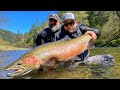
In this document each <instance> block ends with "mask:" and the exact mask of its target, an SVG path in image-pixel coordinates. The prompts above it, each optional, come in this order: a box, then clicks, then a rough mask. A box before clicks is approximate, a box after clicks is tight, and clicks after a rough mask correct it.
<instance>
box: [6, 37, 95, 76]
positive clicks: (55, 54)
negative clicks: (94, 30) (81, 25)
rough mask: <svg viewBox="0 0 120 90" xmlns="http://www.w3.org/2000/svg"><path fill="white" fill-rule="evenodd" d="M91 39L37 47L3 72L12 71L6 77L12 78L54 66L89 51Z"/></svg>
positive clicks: (51, 43)
mask: <svg viewBox="0 0 120 90" xmlns="http://www.w3.org/2000/svg"><path fill="white" fill-rule="evenodd" d="M91 38H92V37H91V36H90V35H82V36H80V37H77V38H74V39H71V40H67V41H62V40H59V41H56V42H50V43H46V44H43V45H40V46H37V47H35V48H34V49H33V50H31V51H29V52H28V53H26V54H24V55H23V56H22V57H20V58H18V60H16V61H15V62H13V63H12V64H10V65H8V66H7V67H6V68H5V70H13V71H14V72H13V73H10V74H8V76H10V77H14V76H19V75H25V74H27V73H28V72H30V71H32V70H34V69H38V68H42V67H43V66H48V67H51V66H54V65H55V63H56V62H57V61H58V62H61V61H64V62H65V61H68V60H69V59H71V58H73V57H75V56H76V55H79V54H81V53H82V52H84V51H85V50H86V49H89V48H90V47H91V43H90V41H91ZM92 47H93V46H92Z"/></svg>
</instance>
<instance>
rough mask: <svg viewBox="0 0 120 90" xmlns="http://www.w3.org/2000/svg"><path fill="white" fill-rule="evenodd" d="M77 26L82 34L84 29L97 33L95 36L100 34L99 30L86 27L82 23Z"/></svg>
mask: <svg viewBox="0 0 120 90" xmlns="http://www.w3.org/2000/svg"><path fill="white" fill-rule="evenodd" d="M79 28H80V29H81V31H82V33H83V34H84V33H85V32H86V31H93V32H95V34H96V35H97V38H98V37H100V35H101V32H100V30H98V29H94V28H90V27H87V26H85V25H84V24H80V25H79Z"/></svg>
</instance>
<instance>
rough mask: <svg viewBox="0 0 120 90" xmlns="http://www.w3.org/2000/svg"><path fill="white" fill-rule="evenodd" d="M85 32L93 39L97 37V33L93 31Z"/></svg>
mask: <svg viewBox="0 0 120 90" xmlns="http://www.w3.org/2000/svg"><path fill="white" fill-rule="evenodd" d="M85 34H88V35H90V36H91V37H92V40H93V41H94V40H96V39H97V35H96V34H95V33H94V32H93V31H87V32H86V33H85Z"/></svg>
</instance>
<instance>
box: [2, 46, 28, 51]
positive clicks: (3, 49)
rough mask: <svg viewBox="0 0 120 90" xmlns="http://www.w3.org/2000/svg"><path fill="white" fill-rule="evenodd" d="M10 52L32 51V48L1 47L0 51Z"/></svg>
mask: <svg viewBox="0 0 120 90" xmlns="http://www.w3.org/2000/svg"><path fill="white" fill-rule="evenodd" d="M9 50H30V48H19V47H13V46H0V51H9Z"/></svg>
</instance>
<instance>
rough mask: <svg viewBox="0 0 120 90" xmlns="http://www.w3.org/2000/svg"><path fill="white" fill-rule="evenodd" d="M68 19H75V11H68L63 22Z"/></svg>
mask: <svg viewBox="0 0 120 90" xmlns="http://www.w3.org/2000/svg"><path fill="white" fill-rule="evenodd" d="M66 19H73V20H75V16H74V14H73V13H66V14H65V15H64V16H63V22H64V21H65V20H66Z"/></svg>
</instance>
